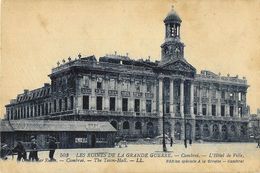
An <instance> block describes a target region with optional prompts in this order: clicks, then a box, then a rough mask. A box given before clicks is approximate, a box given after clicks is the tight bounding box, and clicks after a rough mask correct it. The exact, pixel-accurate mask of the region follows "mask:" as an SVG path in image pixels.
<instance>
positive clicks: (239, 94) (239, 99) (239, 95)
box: [238, 92, 242, 101]
mask: <svg viewBox="0 0 260 173" xmlns="http://www.w3.org/2000/svg"><path fill="white" fill-rule="evenodd" d="M238 101H242V93H241V92H239V93H238Z"/></svg>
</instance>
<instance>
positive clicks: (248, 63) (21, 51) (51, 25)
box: [0, 0, 260, 115]
mask: <svg viewBox="0 0 260 173" xmlns="http://www.w3.org/2000/svg"><path fill="white" fill-rule="evenodd" d="M172 2H173V1H160V0H158V1H157V0H152V1H149V0H144V1H142V0H138V1H137V0H136V1H130V0H129V1H118V0H110V1H105V0H101V1H94V0H93V1H87V0H85V1H83V0H74V1H65V0H56V1H55V0H46V1H37V2H36V1H29V0H28V1H23V0H19V1H14V0H8V1H3V2H2V17H1V18H2V19H1V20H2V56H1V102H0V103H1V115H3V113H4V111H3V110H4V105H6V104H7V103H8V102H9V100H10V99H11V98H15V97H16V95H17V94H19V93H22V92H23V89H29V90H32V89H35V88H38V87H41V86H43V83H45V82H50V80H49V78H48V76H47V75H48V74H50V73H51V68H52V67H55V66H56V63H57V61H60V62H61V61H62V59H67V58H68V57H69V56H71V57H72V58H74V57H76V56H77V54H78V53H81V54H82V55H83V56H84V55H86V56H88V55H93V54H94V55H95V56H96V57H100V56H103V55H105V54H112V53H114V51H117V52H118V54H122V55H125V54H126V53H129V56H130V57H131V58H147V57H148V56H151V60H153V61H155V60H160V51H161V50H160V45H161V44H162V43H163V41H164V31H165V29H164V24H163V19H164V18H165V17H166V15H167V13H168V12H169V11H170V9H171V5H172ZM174 6H175V7H174V9H175V10H176V11H177V13H178V14H179V16H180V17H181V19H182V21H183V22H182V25H181V39H182V41H183V42H184V43H185V45H186V47H185V57H186V59H187V60H188V62H189V63H191V64H192V65H193V66H194V67H195V68H196V69H197V72H198V73H200V71H201V70H202V69H207V70H211V71H213V72H215V73H219V72H220V73H221V74H222V75H227V74H228V73H230V75H231V76H235V75H239V77H240V78H242V77H243V76H245V77H246V78H247V80H248V84H249V85H250V87H249V89H248V97H247V98H248V104H249V105H250V106H251V113H255V112H256V108H257V107H260V103H259V98H260V29H259V28H260V1H257V0H256V1H253V0H252V1H242V0H228V1H224V0H223V1H220V0H219V1H218V0H216V1H214V2H213V1H209V0H200V1H198V0H192V1H174Z"/></svg>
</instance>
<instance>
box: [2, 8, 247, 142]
mask: <svg viewBox="0 0 260 173" xmlns="http://www.w3.org/2000/svg"><path fill="white" fill-rule="evenodd" d="M163 22H164V25H165V40H164V42H163V43H162V45H161V59H160V60H159V61H155V62H152V61H150V60H149V59H147V60H142V59H140V60H134V59H131V58H130V57H128V55H126V56H122V55H117V53H115V54H113V55H105V56H103V57H100V58H99V59H97V58H96V57H95V56H88V57H82V56H81V55H79V56H78V57H77V58H76V59H71V58H69V59H68V61H67V62H65V61H63V62H62V63H58V66H57V67H55V68H53V69H52V71H51V74H49V77H50V80H51V83H50V84H44V86H43V87H40V88H38V89H35V90H30V91H29V90H24V93H22V94H19V95H18V96H17V98H15V99H13V100H11V102H10V103H9V104H8V105H6V117H5V119H6V120H9V122H12V121H19V120H27V121H30V120H32V121H36V120H39V121H42V120H48V121H61V122H62V121H66V122H68V121H74V122H79V121H80V122H82V121H87V122H91V121H93V122H99V121H102V122H109V123H110V124H111V125H112V126H113V127H114V128H115V129H116V132H115V133H116V136H120V137H125V138H128V139H130V138H148V137H149V138H154V137H156V136H159V135H161V134H162V132H163V116H164V120H165V121H164V128H165V132H166V134H167V136H169V137H173V139H174V140H182V139H184V137H185V136H186V138H191V139H194V140H204V141H247V140H248V123H249V107H248V105H247V100H246V95H247V89H248V87H249V85H248V84H247V80H246V79H245V78H242V79H240V78H239V77H238V76H230V75H227V76H221V75H220V74H215V73H213V72H211V71H205V70H203V71H201V72H200V73H197V71H196V68H195V67H193V66H192V65H191V64H190V63H189V62H188V61H187V59H186V58H185V54H184V43H183V42H182V41H181V34H180V33H181V32H180V30H181V23H182V20H181V18H180V17H179V16H178V14H177V13H176V12H175V11H174V10H171V11H170V12H169V13H168V15H167V16H166V18H165V19H164V21H163ZM56 128H58V127H56Z"/></svg>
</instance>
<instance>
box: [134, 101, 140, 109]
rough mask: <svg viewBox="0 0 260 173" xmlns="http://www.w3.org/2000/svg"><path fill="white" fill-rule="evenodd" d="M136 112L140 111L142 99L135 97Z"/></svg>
mask: <svg viewBox="0 0 260 173" xmlns="http://www.w3.org/2000/svg"><path fill="white" fill-rule="evenodd" d="M135 112H140V99H135Z"/></svg>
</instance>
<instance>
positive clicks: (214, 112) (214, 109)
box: [211, 105, 216, 116]
mask: <svg viewBox="0 0 260 173" xmlns="http://www.w3.org/2000/svg"><path fill="white" fill-rule="evenodd" d="M211 112H212V115H213V116H216V105H211Z"/></svg>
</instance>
